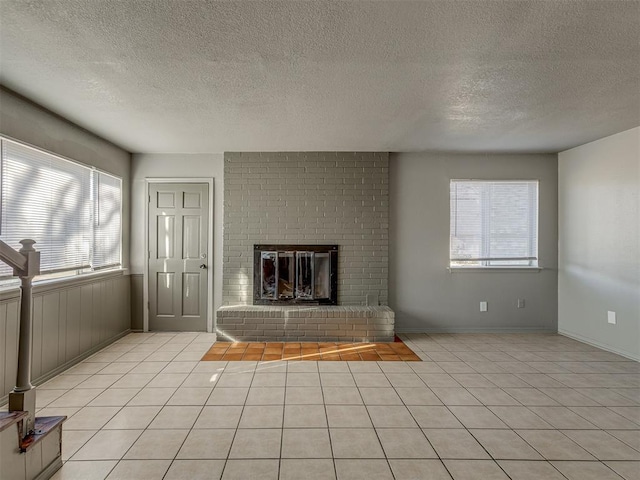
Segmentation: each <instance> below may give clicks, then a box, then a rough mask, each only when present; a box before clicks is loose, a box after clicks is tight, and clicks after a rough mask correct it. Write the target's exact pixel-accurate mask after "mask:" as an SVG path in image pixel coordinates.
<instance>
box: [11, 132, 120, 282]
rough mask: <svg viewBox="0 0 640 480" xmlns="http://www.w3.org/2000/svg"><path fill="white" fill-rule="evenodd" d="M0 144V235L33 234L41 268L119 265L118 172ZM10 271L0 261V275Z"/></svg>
mask: <svg viewBox="0 0 640 480" xmlns="http://www.w3.org/2000/svg"><path fill="white" fill-rule="evenodd" d="M0 147H1V149H2V155H1V156H0V201H1V204H0V239H2V240H3V241H4V242H6V243H8V244H9V245H11V246H12V247H14V248H16V249H19V248H20V244H19V243H18V242H19V241H20V240H22V239H24V238H31V239H33V240H35V241H36V245H35V248H36V249H37V250H39V251H40V252H41V253H40V270H41V272H42V274H54V273H56V274H59V275H62V274H69V275H73V274H78V273H83V272H90V271H94V270H98V269H103V268H109V267H118V266H120V265H121V251H122V241H121V230H122V212H121V206H122V180H121V179H120V178H118V177H115V176H113V175H109V174H107V173H104V172H100V171H98V170H96V169H94V168H90V167H87V166H85V165H82V164H79V163H76V162H72V161H70V160H67V159H64V158H61V157H59V156H56V155H52V154H50V153H48V152H45V151H42V150H39V149H37V148H33V147H30V146H27V145H24V144H21V143H18V142H14V141H12V140H9V139H5V138H0ZM63 272H64V273H63ZM11 275H12V270H11V269H10V268H9V267H8V266H7V265H5V264H3V263H1V262H0V278H6V277H10V276H11Z"/></svg>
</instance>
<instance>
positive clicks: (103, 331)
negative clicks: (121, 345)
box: [0, 272, 131, 404]
mask: <svg viewBox="0 0 640 480" xmlns="http://www.w3.org/2000/svg"><path fill="white" fill-rule="evenodd" d="M129 304H130V299H129V277H127V276H125V275H123V274H122V272H116V273H110V274H99V275H96V276H94V277H84V278H81V277H77V278H75V279H73V280H66V281H64V282H57V283H49V284H40V285H37V286H35V287H34V296H33V356H32V364H31V378H32V380H33V381H34V382H35V383H42V382H43V381H45V380H47V379H49V378H51V377H52V376H54V375H56V374H57V373H59V372H61V371H62V370H64V369H66V368H68V367H69V366H71V365H73V364H74V363H76V362H77V361H79V360H81V359H82V358H85V357H87V356H88V355H90V354H92V353H93V352H96V351H98V350H99V349H101V348H102V347H104V346H106V345H108V344H109V343H111V342H113V341H114V340H115V339H117V338H119V337H120V336H121V335H122V334H124V333H126V332H127V331H128V330H129V324H130V321H131V320H130V315H129ZM19 315H20V292H19V291H18V290H15V289H14V290H10V291H5V292H2V293H0V404H2V403H3V401H4V400H5V396H6V395H7V394H8V393H9V391H10V390H11V389H12V388H13V387H14V386H15V381H16V372H17V362H18V325H19Z"/></svg>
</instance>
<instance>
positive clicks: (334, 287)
mask: <svg viewBox="0 0 640 480" xmlns="http://www.w3.org/2000/svg"><path fill="white" fill-rule="evenodd" d="M263 252H265V254H267V255H268V254H269V252H276V261H277V263H278V265H279V264H280V259H281V258H282V259H283V261H286V262H290V261H293V262H294V265H293V266H291V267H289V269H290V272H292V273H293V278H291V279H289V280H290V283H291V286H290V287H289V288H287V292H288V293H290V294H289V295H286V296H285V295H284V294H280V290H281V288H280V282H281V280H282V279H281V277H280V276H279V275H276V273H275V272H274V279H275V280H274V284H273V285H272V286H271V288H276V289H277V290H276V291H275V292H277V294H274V297H275V298H265V295H263V272H262V258H263ZM315 254H322V258H325V256H326V255H328V263H329V279H328V280H329V281H328V285H329V295H328V296H326V297H325V298H316V293H317V290H315V286H314V285H315V281H316V277H315V276H313V281H312V283H311V285H312V287H311V290H312V291H313V293H309V292H303V291H302V290H299V289H298V285H299V283H298V282H299V277H302V275H304V274H305V273H304V272H303V273H300V274H299V272H300V270H301V269H300V268H299V265H302V261H303V260H305V259H306V260H308V259H314V260H313V262H310V265H312V269H311V272H312V273H311V275H315V272H314V271H313V268H314V266H315V264H316V263H314V262H316V260H315V259H316V255H315ZM299 258H300V263H298V262H299V260H298V259H299ZM317 258H318V259H320V256H318V257H317ZM276 268H279V267H276ZM325 268H326V267H325ZM276 271H278V270H276ZM319 273H320V272H318V274H319ZM306 275H309V273H306ZM324 283H326V282H324ZM289 290H290V292H289ZM253 304H254V305H300V304H302V305H337V304H338V245H254V246H253Z"/></svg>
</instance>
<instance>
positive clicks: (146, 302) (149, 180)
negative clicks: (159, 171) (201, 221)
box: [142, 177, 218, 333]
mask: <svg viewBox="0 0 640 480" xmlns="http://www.w3.org/2000/svg"><path fill="white" fill-rule="evenodd" d="M151 183H206V184H207V185H209V231H208V232H207V235H208V237H209V239H208V241H207V250H208V251H207V263H208V265H209V268H208V269H207V332H209V333H211V332H213V270H214V264H213V262H215V261H217V259H215V258H213V222H214V221H218V219H216V218H213V193H214V192H213V177H162V178H159V177H146V178H145V179H144V199H145V200H144V222H145V223H144V278H143V285H142V292H143V293H142V300H143V302H144V303H143V304H142V305H143V309H142V310H143V320H142V331H144V332H148V331H149V184H151ZM212 260H213V261H212Z"/></svg>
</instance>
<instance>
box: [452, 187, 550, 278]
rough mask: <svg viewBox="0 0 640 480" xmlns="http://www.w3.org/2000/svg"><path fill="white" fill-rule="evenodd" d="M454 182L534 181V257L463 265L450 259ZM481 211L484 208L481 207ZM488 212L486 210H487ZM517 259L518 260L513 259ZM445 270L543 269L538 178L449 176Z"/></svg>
mask: <svg viewBox="0 0 640 480" xmlns="http://www.w3.org/2000/svg"><path fill="white" fill-rule="evenodd" d="M454 182H477V183H517V182H523V183H535V184H536V207H535V213H536V216H535V229H536V231H535V234H536V255H535V258H530V259H526V260H520V261H528V262H529V263H528V264H522V263H521V264H517V263H514V264H511V265H509V264H507V263H506V262H508V261H509V260H499V259H493V260H491V259H483V260H477V261H476V262H477V263H475V264H468V265H464V264H461V263H456V262H461V261H460V260H457V261H456V260H453V259H452V239H453V237H452V235H451V221H452V204H451V200H452V198H451V193H452V186H453V185H454ZM483 213H485V212H484V209H483ZM487 213H488V212H487ZM514 261H518V260H514ZM490 262H505V264H503V265H496V264H493V265H492V264H490ZM447 270H449V272H456V271H457V272H461V271H474V270H475V271H517V270H522V271H532V272H538V271H540V270H543V267H542V265H541V264H540V180H539V179H537V178H510V179H486V178H483V179H480V178H451V179H449V263H448V266H447Z"/></svg>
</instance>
